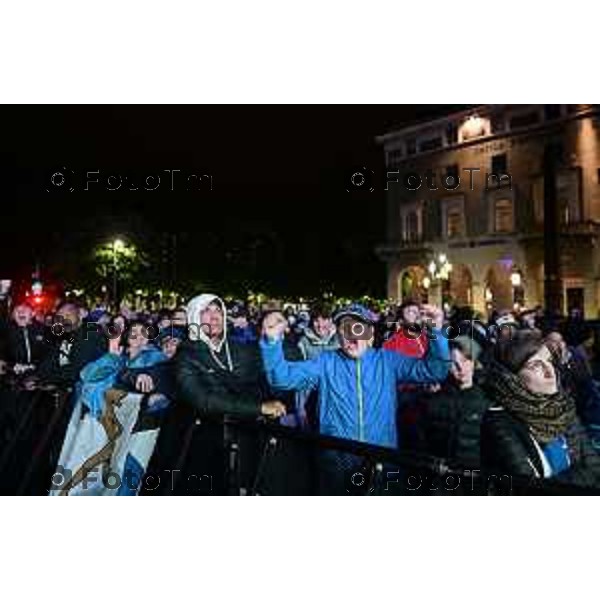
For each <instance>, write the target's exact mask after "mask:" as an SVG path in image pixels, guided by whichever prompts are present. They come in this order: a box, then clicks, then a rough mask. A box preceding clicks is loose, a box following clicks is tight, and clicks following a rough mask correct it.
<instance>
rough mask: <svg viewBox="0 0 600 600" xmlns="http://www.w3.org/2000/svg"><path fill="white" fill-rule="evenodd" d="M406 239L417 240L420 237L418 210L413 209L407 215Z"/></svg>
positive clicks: (409, 240) (408, 240)
mask: <svg viewBox="0 0 600 600" xmlns="http://www.w3.org/2000/svg"><path fill="white" fill-rule="evenodd" d="M404 231H405V234H404V239H405V240H406V241H407V242H416V241H417V240H418V239H419V217H418V215H417V213H416V211H414V210H413V211H411V212H409V213H408V214H407V215H406V225H405V229H404Z"/></svg>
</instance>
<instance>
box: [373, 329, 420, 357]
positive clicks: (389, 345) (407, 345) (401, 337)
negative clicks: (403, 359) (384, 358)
mask: <svg viewBox="0 0 600 600" xmlns="http://www.w3.org/2000/svg"><path fill="white" fill-rule="evenodd" d="M383 347H384V348H386V349H387V350H394V351H395V352H398V353H399V354H402V355H403V356H409V357H411V358H423V356H425V354H426V353H427V349H428V348H429V338H428V337H427V332H426V331H425V330H423V331H422V332H421V335H419V336H418V337H416V333H412V332H410V333H409V334H408V336H406V335H405V333H404V331H403V330H402V329H400V330H398V331H397V332H396V333H395V334H394V335H393V336H392V337H391V338H390V339H389V340H387V341H386V342H384V343H383Z"/></svg>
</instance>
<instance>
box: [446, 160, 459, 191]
mask: <svg viewBox="0 0 600 600" xmlns="http://www.w3.org/2000/svg"><path fill="white" fill-rule="evenodd" d="M442 185H443V186H444V187H445V188H449V189H454V188H457V187H458V185H459V179H458V165H456V164H455V165H448V166H447V167H446V174H445V175H444V181H442Z"/></svg>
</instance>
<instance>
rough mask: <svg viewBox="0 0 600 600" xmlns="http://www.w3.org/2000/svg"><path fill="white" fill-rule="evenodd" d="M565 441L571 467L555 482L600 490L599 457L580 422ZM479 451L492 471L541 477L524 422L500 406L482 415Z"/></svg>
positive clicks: (535, 449) (541, 469)
mask: <svg viewBox="0 0 600 600" xmlns="http://www.w3.org/2000/svg"><path fill="white" fill-rule="evenodd" d="M568 441H569V448H570V457H571V463H572V466H571V468H570V469H568V470H567V471H565V472H563V473H560V474H559V475H558V476H556V478H555V479H556V481H559V482H562V483H567V484H571V485H577V486H584V487H593V488H600V455H598V453H597V452H596V451H595V450H594V448H593V446H592V444H591V442H590V440H589V438H588V436H587V434H586V432H585V430H584V429H583V427H582V425H581V424H580V423H579V422H577V423H576V424H575V425H574V426H573V427H572V428H571V429H570V430H569V432H568ZM481 451H482V461H483V463H484V465H485V466H486V468H488V469H490V470H491V471H494V472H497V473H503V474H506V475H517V476H522V477H529V478H536V479H537V478H540V477H543V476H544V463H543V459H542V449H541V447H540V445H539V444H537V443H536V442H535V441H534V439H533V437H532V435H531V433H530V431H529V428H528V427H527V425H526V424H525V423H524V422H523V421H521V420H520V419H517V418H516V417H514V416H513V415H511V413H509V412H508V411H507V410H506V409H504V408H502V407H501V406H499V405H495V406H492V407H491V408H490V409H489V410H488V412H487V413H486V415H485V418H484V421H483V429H482V449H481Z"/></svg>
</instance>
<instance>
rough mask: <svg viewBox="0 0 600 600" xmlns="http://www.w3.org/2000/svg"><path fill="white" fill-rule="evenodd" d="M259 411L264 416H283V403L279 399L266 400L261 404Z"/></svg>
mask: <svg viewBox="0 0 600 600" xmlns="http://www.w3.org/2000/svg"><path fill="white" fill-rule="evenodd" d="M260 412H261V414H262V415H263V416H265V417H271V418H274V419H277V418H278V417H283V416H285V412H286V410H285V404H283V403H282V402H279V400H267V401H266V402H263V403H262V404H261V407H260Z"/></svg>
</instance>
